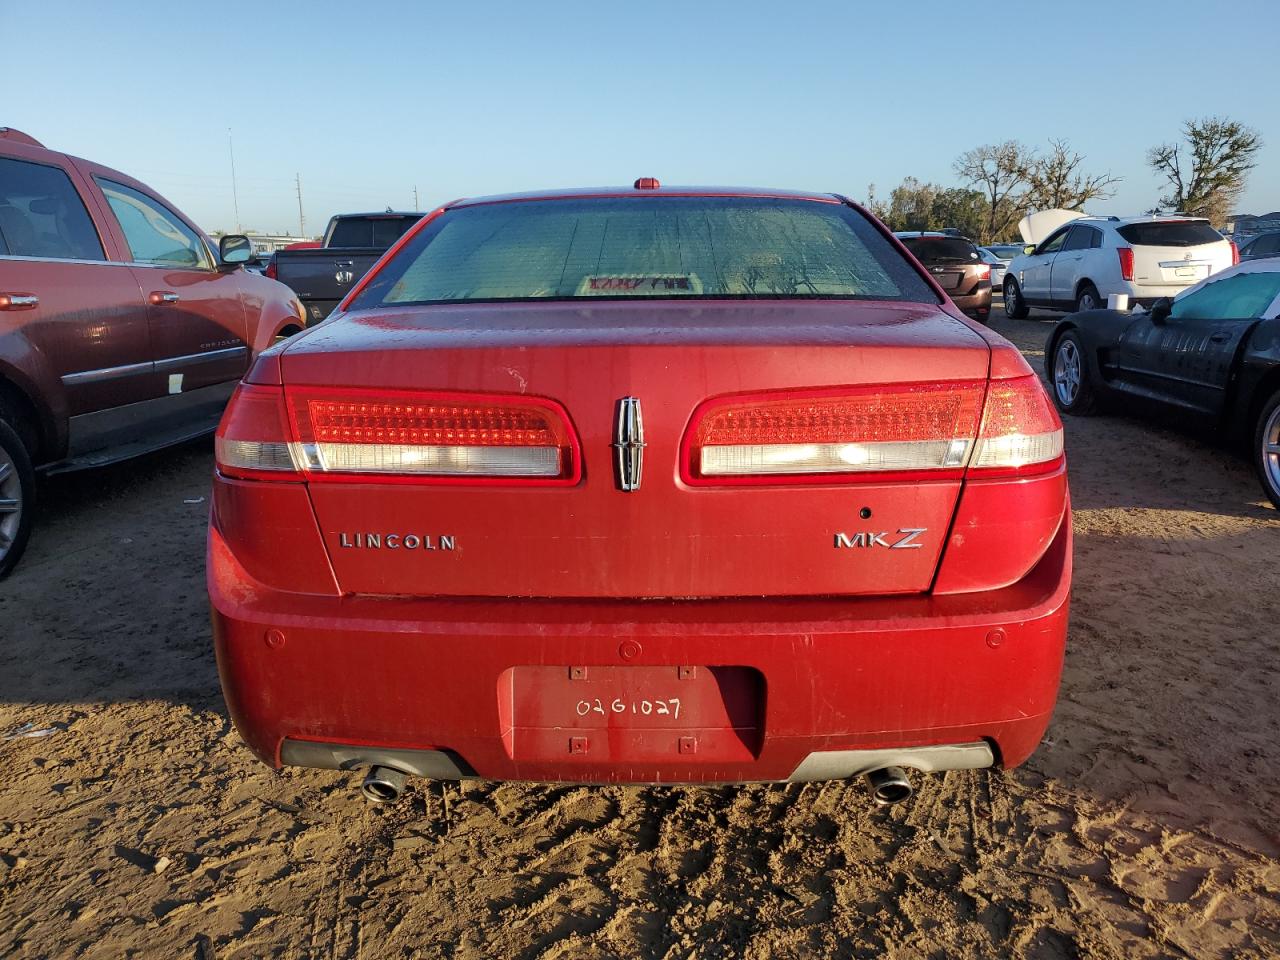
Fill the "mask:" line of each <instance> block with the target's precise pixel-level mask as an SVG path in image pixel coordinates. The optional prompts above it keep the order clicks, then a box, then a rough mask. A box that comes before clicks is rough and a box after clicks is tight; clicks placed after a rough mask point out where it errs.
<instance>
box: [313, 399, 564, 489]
mask: <svg viewBox="0 0 1280 960" xmlns="http://www.w3.org/2000/svg"><path fill="white" fill-rule="evenodd" d="M288 412H289V417H290V426H291V428H292V430H291V432H292V435H293V437H294V439H295V443H294V446H293V448H292V449H293V455H294V457H295V458H296V459H297V461H298V465H299V467H300V468H301V469H302V470H303V472H304V473H305V475H306V477H307V479H308V480H325V479H348V480H350V479H359V478H362V477H372V476H376V477H378V478H379V479H387V480H400V481H423V482H431V481H435V482H455V483H456V482H468V481H472V482H477V483H484V482H489V483H493V482H522V483H537V484H559V485H566V484H573V483H577V482H578V480H579V479H580V477H581V471H582V466H581V456H580V452H579V446H578V441H577V436H576V434H575V433H574V431H573V428H572V426H571V425H570V423H569V417H568V414H567V412H566V411H565V410H564V408H563V407H562V406H560V404H558V403H556V402H555V401H553V400H549V399H546V398H541V397H523V396H508V395H490V394H465V393H432V392H420V391H384V390H350V389H338V390H326V389H311V388H290V389H289V390H288Z"/></svg>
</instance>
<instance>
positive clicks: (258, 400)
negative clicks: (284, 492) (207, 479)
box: [213, 383, 301, 480]
mask: <svg viewBox="0 0 1280 960" xmlns="http://www.w3.org/2000/svg"><path fill="white" fill-rule="evenodd" d="M291 447H292V445H291V444H290V442H289V428H288V420H287V418H286V416H285V407H284V391H283V390H282V389H281V388H280V387H262V386H254V385H252V384H247V383H242V384H240V386H239V387H237V388H236V392H235V395H234V396H233V397H232V398H231V402H230V403H228V404H227V409H226V411H225V412H224V413H223V414H222V422H221V423H219V424H218V432H217V433H216V434H215V436H214V440H213V455H214V462H215V463H216V464H217V467H218V472H220V473H222V474H223V475H224V476H228V477H240V478H242V479H250V480H259V479H272V480H291V479H292V480H298V479H301V478H300V477H299V476H298V475H297V470H298V468H297V465H296V463H295V462H294V459H293V454H292V449H291Z"/></svg>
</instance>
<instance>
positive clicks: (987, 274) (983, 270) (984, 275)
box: [978, 264, 991, 280]
mask: <svg viewBox="0 0 1280 960" xmlns="http://www.w3.org/2000/svg"><path fill="white" fill-rule="evenodd" d="M978 279H979V280H990V279H991V266H990V264H988V265H986V266H983V267H979V268H978Z"/></svg>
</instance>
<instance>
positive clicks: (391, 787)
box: [360, 767, 404, 803]
mask: <svg viewBox="0 0 1280 960" xmlns="http://www.w3.org/2000/svg"><path fill="white" fill-rule="evenodd" d="M360 792H361V793H363V794H364V798H365V799H366V800H368V801H369V802H370V803H395V802H396V801H397V800H399V799H400V794H402V793H404V774H403V773H401V772H400V771H399V770H393V769H392V768H391V767H370V768H369V772H368V773H366V774H365V775H364V783H362V784H360Z"/></svg>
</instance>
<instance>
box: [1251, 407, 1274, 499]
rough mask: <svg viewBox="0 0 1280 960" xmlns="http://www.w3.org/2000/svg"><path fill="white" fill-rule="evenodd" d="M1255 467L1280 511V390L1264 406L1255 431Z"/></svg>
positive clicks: (1266, 491) (1266, 490) (1267, 493)
mask: <svg viewBox="0 0 1280 960" xmlns="http://www.w3.org/2000/svg"><path fill="white" fill-rule="evenodd" d="M1253 466H1254V468H1255V469H1256V470H1257V471H1258V479H1259V480H1261V481H1262V489H1263V491H1264V492H1265V493H1266V495H1267V496H1268V497H1269V498H1270V500H1271V502H1272V504H1274V505H1275V508H1276V509H1277V510H1280V390H1277V391H1276V392H1275V393H1273V394H1272V395H1271V399H1269V400H1268V401H1267V402H1266V403H1264V404H1263V405H1262V411H1261V412H1260V413H1259V414H1258V423H1257V426H1256V427H1255V428H1254V431H1253Z"/></svg>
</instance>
